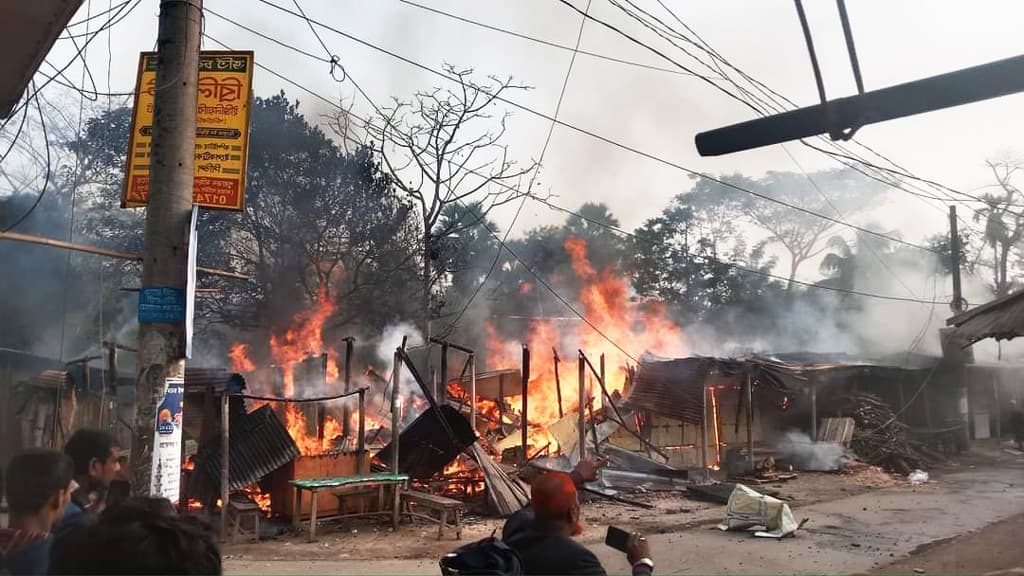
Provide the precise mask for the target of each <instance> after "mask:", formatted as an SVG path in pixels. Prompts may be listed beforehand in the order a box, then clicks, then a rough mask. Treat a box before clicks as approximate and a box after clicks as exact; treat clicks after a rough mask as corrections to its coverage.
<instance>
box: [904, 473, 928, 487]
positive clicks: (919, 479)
mask: <svg viewBox="0 0 1024 576" xmlns="http://www.w3.org/2000/svg"><path fill="white" fill-rule="evenodd" d="M907 481H908V482H910V484H911V485H913V486H919V485H921V484H927V483H928V473H927V472H925V471H924V470H914V471H913V472H911V473H910V474H909V475H908V476H907Z"/></svg>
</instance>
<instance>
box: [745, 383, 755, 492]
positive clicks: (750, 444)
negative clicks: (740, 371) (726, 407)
mask: <svg viewBox="0 0 1024 576" xmlns="http://www.w3.org/2000/svg"><path fill="white" fill-rule="evenodd" d="M745 388H746V393H747V457H748V458H749V459H750V471H751V473H753V471H754V466H755V458H754V381H753V379H752V378H751V377H750V372H749V371H748V372H747V382H746V386H745Z"/></svg>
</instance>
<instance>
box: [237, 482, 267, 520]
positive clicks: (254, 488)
mask: <svg viewBox="0 0 1024 576" xmlns="http://www.w3.org/2000/svg"><path fill="white" fill-rule="evenodd" d="M242 492H244V493H245V495H246V496H248V497H249V498H250V499H251V500H252V501H253V502H255V503H256V505H257V506H259V507H260V510H262V511H263V512H264V513H265V514H269V513H270V494H266V493H265V492H263V491H262V490H260V487H259V485H257V484H250V485H248V486H246V487H245V488H242Z"/></svg>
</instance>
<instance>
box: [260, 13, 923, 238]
mask: <svg viewBox="0 0 1024 576" xmlns="http://www.w3.org/2000/svg"><path fill="white" fill-rule="evenodd" d="M259 1H260V2H262V3H263V4H266V5H268V6H271V7H273V8H276V9H278V10H280V11H282V12H285V13H287V14H291V15H293V16H295V17H298V18H303V16H302V15H301V14H298V13H296V12H293V11H291V10H289V9H288V8H284V7H282V6H279V5H277V4H275V3H273V2H271V1H270V0H259ZM560 1H562V2H564V1H565V0H560ZM569 5H570V6H571V4H569ZM573 9H574V10H576V11H577V12H579V10H578V9H576V8H575V7H573ZM586 17H587V18H588V19H590V20H594V21H597V22H601V21H600V20H597V19H595V18H594V17H593V16H590V15H586ZM303 19H306V18H303ZM306 20H308V21H309V22H312V23H314V24H316V25H318V26H320V27H322V28H324V29H326V30H329V31H331V32H334V33H335V34H338V35H340V36H343V37H345V38H348V39H350V40H352V41H353V42H357V43H359V44H361V45H363V46H366V47H368V48H371V49H373V50H376V51H378V52H381V53H384V54H387V55H388V56H391V57H392V58H395V59H397V60H401V61H402V62H405V63H407V64H409V65H411V66H415V67H417V68H420V69H421V70H424V71H427V72H430V73H432V74H434V75H437V76H440V77H441V78H444V79H446V80H449V81H451V82H457V81H458V80H457V79H456V78H453V77H451V76H450V75H448V74H445V73H444V72H441V71H439V70H435V69H433V68H431V67H429V66H427V65H425V64H421V63H419V62H417V61H415V60H412V59H410V58H407V57H405V56H402V55H400V54H397V53H395V52H393V51H391V50H388V49H386V48H382V47H379V46H376V45H374V44H372V43H370V42H367V41H366V40H363V39H361V38H358V37H356V36H353V35H351V34H349V33H347V32H344V31H342V30H339V29H337V28H334V27H332V26H330V25H327V24H324V23H322V22H319V21H317V20H314V19H312V18H309V19H306ZM602 24H603V22H602ZM712 84H714V83H712ZM482 91H483V92H484V93H485V94H488V95H490V96H492V97H493V98H494V99H495V100H498V101H500V102H503V103H505V104H508V105H510V106H513V107H515V108H517V109H520V110H522V111H524V112H528V113H530V114H533V115H535V116H537V117H540V118H544V119H546V120H548V121H549V122H554V123H556V124H558V125H560V126H563V127H565V128H569V129H570V130H573V131H574V132H578V133H580V134H583V135H586V136H589V137H590V138H593V139H595V140H599V141H601V142H604V143H606V144H610V145H612V146H615V147H617V148H620V149H622V150H625V151H627V152H631V153H633V154H635V155H637V156H642V157H644V158H647V159H649V160H653V161H655V162H658V163H660V164H663V165H666V166H669V167H672V168H675V169H677V170H680V171H682V172H686V173H687V174H690V175H692V176H699V177H702V178H705V179H707V180H710V181H712V182H716V183H718V184H721V185H723V186H726V187H728V188H732V189H735V190H737V191H740V192H744V193H746V194H750V195H752V196H756V197H758V198H761V199H763V200H767V201H769V202H773V203H776V204H779V205H782V206H785V207H787V208H790V209H792V210H796V211H798V212H803V213H805V214H808V215H810V216H814V217H816V218H821V219H824V220H828V221H830V222H833V223H835V224H839V225H841V226H845V227H848V228H851V229H854V230H858V231H860V232H863V233H865V234H869V235H872V236H876V237H879V238H883V239H885V240H888V241H890V242H896V243H898V244H903V245H906V246H910V247H913V248H917V249H918V250H923V251H925V252H932V253H935V254H940V252H938V251H937V250H933V249H931V248H928V247H926V246H921V245H918V244H914V243H912V242H908V241H906V240H903V239H900V238H895V237H893V236H889V235H887V234H883V233H881V232H876V231H874V230H870V229H868V228H864V227H863V226H857V225H855V224H850V223H848V222H843V221H841V220H838V219H836V218H832V217H830V216H826V215H824V214H820V213H817V212H814V211H812V210H808V209H806V208H802V207H800V206H796V205H793V204H790V203H788V202H785V201H783V200H779V199H777V198H772V197H771V196H767V195H765V194H760V193H757V192H754V191H752V190H749V189H746V188H743V187H742V186H739V185H736V184H733V183H730V182H726V181H724V180H722V179H720V178H716V177H714V176H711V175H709V174H705V173H703V172H700V171H698V170H694V169H692V168H688V167H686V166H683V165H681V164H679V163H677V162H673V161H671V160H667V159H665V158H661V157H660V156H656V155H654V154H652V153H650V152H645V151H643V150H640V149H638V148H635V147H633V146H630V145H628V144H623V143H621V142H618V141H616V140H612V139H611V138H608V137H606V136H602V135H600V134H597V133H596V132H593V131H591V130H588V129H586V128H581V127H578V126H575V125H573V124H569V123H567V122H564V121H562V120H558V119H557V118H554V117H552V116H550V115H548V114H545V113H543V112H540V111H537V110H534V109H532V108H530V107H528V106H525V105H523V104H520V103H518V102H515V101H513V100H509V99H508V98H505V97H503V96H501V95H500V94H499V95H494V94H489V93H488V92H487V91H486V90H482Z"/></svg>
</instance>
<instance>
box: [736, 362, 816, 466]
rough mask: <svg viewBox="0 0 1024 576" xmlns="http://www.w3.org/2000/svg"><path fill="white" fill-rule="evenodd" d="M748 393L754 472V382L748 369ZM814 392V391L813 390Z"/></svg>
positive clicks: (749, 451)
mask: <svg viewBox="0 0 1024 576" xmlns="http://www.w3.org/2000/svg"><path fill="white" fill-rule="evenodd" d="M746 393H747V457H748V458H749V459H750V471H751V473H753V471H754V466H755V459H754V382H753V379H752V378H751V377H750V371H749V370H748V371H747V382H746ZM812 394H813V392H812ZM816 437H817V436H815V438H816Z"/></svg>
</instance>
